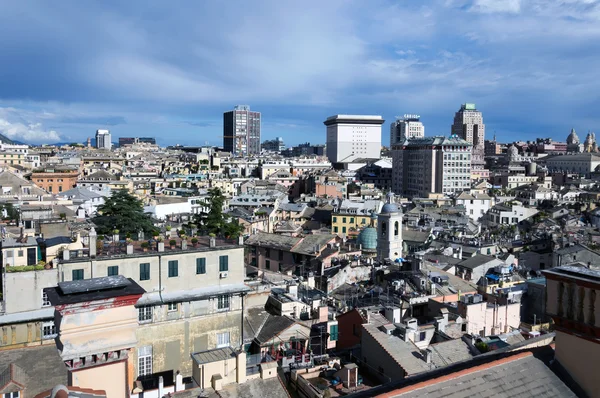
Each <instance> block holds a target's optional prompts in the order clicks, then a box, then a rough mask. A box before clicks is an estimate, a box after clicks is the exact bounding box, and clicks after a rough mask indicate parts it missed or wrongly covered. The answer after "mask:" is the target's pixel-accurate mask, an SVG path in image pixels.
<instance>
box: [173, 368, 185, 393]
mask: <svg viewBox="0 0 600 398" xmlns="http://www.w3.org/2000/svg"><path fill="white" fill-rule="evenodd" d="M183 390H184V387H183V376H182V375H181V373H180V372H179V371H177V374H176V375H175V391H183Z"/></svg>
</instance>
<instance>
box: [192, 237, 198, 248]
mask: <svg viewBox="0 0 600 398" xmlns="http://www.w3.org/2000/svg"><path fill="white" fill-rule="evenodd" d="M192 246H194V247H198V238H192Z"/></svg>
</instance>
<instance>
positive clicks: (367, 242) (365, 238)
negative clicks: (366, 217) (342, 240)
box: [356, 227, 377, 251]
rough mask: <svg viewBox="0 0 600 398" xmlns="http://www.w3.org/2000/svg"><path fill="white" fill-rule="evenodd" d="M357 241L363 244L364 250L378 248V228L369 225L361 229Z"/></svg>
mask: <svg viewBox="0 0 600 398" xmlns="http://www.w3.org/2000/svg"><path fill="white" fill-rule="evenodd" d="M356 242H357V243H358V244H359V245H362V250H363V251H376V250H377V230H376V229H375V228H373V227H367V228H365V229H363V230H362V231H360V234H358V238H357V239H356Z"/></svg>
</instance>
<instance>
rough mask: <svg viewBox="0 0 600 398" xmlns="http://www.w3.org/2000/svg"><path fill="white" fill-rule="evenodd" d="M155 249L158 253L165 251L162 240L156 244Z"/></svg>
mask: <svg viewBox="0 0 600 398" xmlns="http://www.w3.org/2000/svg"><path fill="white" fill-rule="evenodd" d="M156 248H157V250H158V251H159V252H164V251H165V242H163V241H162V240H161V241H160V242H158V244H157V245H156Z"/></svg>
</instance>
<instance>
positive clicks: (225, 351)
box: [192, 347, 235, 365]
mask: <svg viewBox="0 0 600 398" xmlns="http://www.w3.org/2000/svg"><path fill="white" fill-rule="evenodd" d="M230 358H235V351H234V350H233V348H231V347H223V348H216V349H214V350H208V351H202V352H195V353H193V354H192V359H193V360H194V362H196V364H198V365H202V364H205V363H211V362H219V361H224V360H226V359H230Z"/></svg>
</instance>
